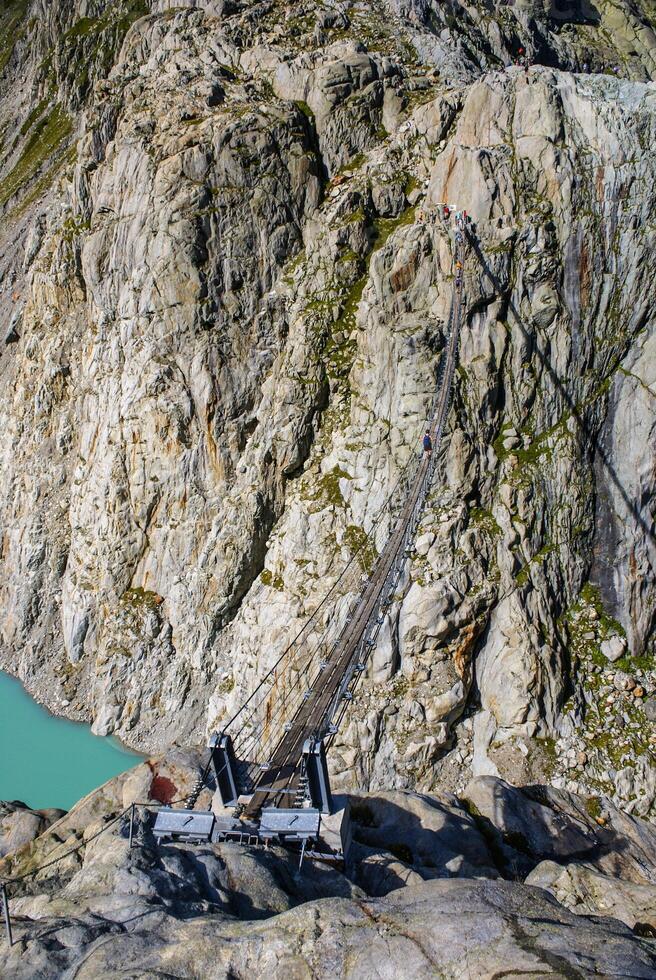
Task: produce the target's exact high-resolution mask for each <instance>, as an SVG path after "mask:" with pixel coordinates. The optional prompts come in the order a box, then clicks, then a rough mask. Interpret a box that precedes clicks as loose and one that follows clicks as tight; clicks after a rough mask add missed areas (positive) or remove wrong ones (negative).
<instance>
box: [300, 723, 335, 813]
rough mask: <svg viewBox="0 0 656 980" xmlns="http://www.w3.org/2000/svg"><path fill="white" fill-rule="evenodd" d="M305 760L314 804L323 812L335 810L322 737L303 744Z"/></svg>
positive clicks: (310, 739) (309, 739)
mask: <svg viewBox="0 0 656 980" xmlns="http://www.w3.org/2000/svg"><path fill="white" fill-rule="evenodd" d="M303 761H304V763H305V772H306V774H307V781H308V788H309V790H310V798H311V800H312V806H313V807H315V808H316V809H317V810H320V811H321V813H332V812H333V796H332V793H331V791H330V780H329V778H328V764H327V762H326V747H325V745H324V742H323V739H322V738H308V739H306V741H305V744H304V745H303Z"/></svg>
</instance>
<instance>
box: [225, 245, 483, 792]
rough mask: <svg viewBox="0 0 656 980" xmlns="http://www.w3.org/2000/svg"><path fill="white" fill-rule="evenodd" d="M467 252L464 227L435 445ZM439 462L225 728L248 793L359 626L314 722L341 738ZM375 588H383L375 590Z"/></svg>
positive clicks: (409, 479) (409, 481) (397, 499)
mask: <svg viewBox="0 0 656 980" xmlns="http://www.w3.org/2000/svg"><path fill="white" fill-rule="evenodd" d="M463 257H464V241H463V234H462V230H461V228H457V231H456V242H455V249H454V264H455V268H456V288H455V289H454V292H453V297H452V302H451V306H450V310H449V317H448V321H447V326H446V331H445V333H446V338H445V341H446V342H445V347H444V351H443V356H442V358H441V360H440V365H439V369H438V378H437V383H436V389H435V395H434V397H433V400H432V403H431V407H430V411H429V419H430V423H429V431H430V434H431V438H432V441H433V445H434V448H435V450H437V448H438V447H439V444H440V442H441V439H442V435H443V432H444V427H445V424H446V419H447V415H448V410H449V404H450V396H451V387H452V382H453V375H454V371H455V364H456V358H457V349H458V343H459V335H460V320H461V310H462V275H461V271H460V270H461V269H462V264H463ZM437 465H438V455H437V451H435V452H434V453H433V454H432V455H431V456H430V458H429V459H428V461H427V460H426V458H425V457H424V456H423V455H422V456H416V455H412V456H411V457H410V458H409V459H408V461H407V462H406V464H405V466H404V467H403V469H402V470H401V472H400V474H399V476H398V478H397V480H396V483H395V485H394V487H393V489H392V491H391V493H390V494H389V496H388V497H387V499H386V500H385V502H384V503H383V505H382V506H381V508H380V509H379V511H378V513H377V514H376V516H375V518H374V520H373V521H372V523H371V526H370V528H369V530H368V532H367V533H366V534H365V535H364V537H363V540H362V542H361V543H360V545H359V547H358V548H357V549H356V550H355V551H354V553H353V554H352V556H351V558H350V559H349V561H348V562H347V564H346V566H345V568H344V569H343V571H342V573H341V574H340V576H339V577H338V578H337V580H336V581H335V582H334V584H333V585H332V586H331V588H330V589H329V590H328V592H327V594H326V595H325V596H324V598H323V599H322V601H321V603H320V604H319V605H318V607H317V609H316V610H315V611H314V613H313V614H312V615H311V616H310V617H309V618H308V620H307V621H306V622H305V623H304V624H303V626H302V627H301V629H300V630H299V632H298V633H297V634H296V635H295V636H294V638H293V639H292V641H291V642H290V643H289V644H288V646H287V647H286V648H285V649H284V650H283V651H282V653H281V655H280V656H279V658H278V659H277V660H276V662H275V664H274V665H273V667H272V668H271V669H270V670H269V671H268V673H267V674H266V675H265V676H264V677H263V678H262V679H261V681H260V682H259V684H258V685H257V687H256V688H255V690H254V691H253V692H252V693H251V695H250V696H249V697H248V698H247V699H246V701H245V702H244V704H243V705H242V706H241V708H240V709H239V711H237V712H236V713H235V714H234V715H233V716H232V718H231V719H230V720H229V722H228V723H227V724H226V725H225V726H224V729H223V731H224V733H226V734H229V735H230V736H231V738H232V743H233V748H234V753H235V756H236V758H237V759H238V760H239V762H238V766H237V780H238V782H239V790H240V792H242V793H244V794H248V793H251V792H252V791H253V788H254V787H255V786H256V784H257V781H258V779H259V778H261V776H262V772H263V771H266V770H267V769H268V768H269V763H270V759H271V757H272V756H273V754H274V752H275V751H276V749H277V746H278V745H279V744H280V743H281V740H282V739H284V736H285V733H286V732H287V731H289V730H290V729H291V728H292V726H293V723H294V719H295V718H297V717H302V718H306V717H307V711H305V713H303V712H304V703H305V701H306V700H308V699H309V698H315V697H316V692H317V691H318V690H320V689H321V685H322V675H323V674H324V671H326V669H327V668H328V665H329V664H332V662H333V660H334V656H335V651H337V650H341V649H342V648H343V647H344V645H345V640H346V638H347V637H349V634H350V633H351V632H352V631H353V627H354V624H355V625H356V626H357V633H358V636H357V637H356V639H357V642H355V643H350V644H347V647H348V649H350V648H351V647H353V652H352V655H351V656H350V659H349V660H348V663H347V664H346V665H345V667H344V672H343V676H342V677H341V682H340V683H339V686H338V689H337V691H336V692H335V695H334V697H333V698H332V700H331V701H330V703H329V704H328V706H327V709H326V708H325V706H322V707H321V712H322V716H321V718H315V719H314V721H315V723H316V730H315V734H317V735H319V736H321V737H332V736H333V735H334V733H335V731H336V728H337V726H338V724H339V721H340V720H341V717H342V715H343V711H344V710H345V704H346V702H347V701H348V694H349V692H352V690H353V689H354V688H355V685H356V684H357V680H358V678H359V677H360V676H361V674H362V673H363V670H364V665H365V663H366V661H367V658H368V656H369V654H370V652H371V650H372V649H373V647H374V646H375V644H376V641H377V639H378V635H379V633H380V630H381V629H382V626H383V623H384V618H385V613H386V611H387V609H388V608H389V606H390V605H391V602H392V600H393V597H394V594H395V592H396V589H397V588H398V585H399V582H400V579H401V576H402V573H403V568H404V565H405V562H406V559H407V556H408V553H409V549H410V547H411V544H412V541H413V540H414V538H415V536H416V533H417V529H418V527H419V523H420V520H421V516H422V512H423V509H424V507H425V503H426V499H427V496H428V492H429V489H430V486H431V483H432V481H433V478H434V475H435V470H436V467H437ZM381 529H383V533H385V543H384V545H383V547H382V548H381V550H380V553H378V552H377V549H376V547H375V543H376V537H377V534H379V532H380V531H381ZM390 547H391V548H392V552H391V554H390ZM365 549H366V550H367V551H369V549H372V550H371V551H369V554H371V553H374V554H377V558H376V559H375V561H374V564H373V568H372V569H371V572H370V574H369V575H364V576H363V574H362V565H363V560H362V558H363V554H364V553H365ZM372 586H375V589H374V590H373V592H372ZM374 593H375V594H374ZM372 596H373V598H372ZM329 603H330V604H331V605H332V608H333V610H334V611H333V615H332V616H331V618H330V621H329V622H328V624H322V623H321V621H320V617H321V614H322V612H324V611H325V609H326V607H327V606H328V604H329ZM363 606H365V607H366V609H368V610H369V609H370V612H369V613H368V615H367V617H366V619H365V620H363V618H362V615H363V614H362V607H363ZM353 635H354V636H355V634H353ZM351 639H352V637H351ZM331 672H333V667H332V666H331ZM324 700H325V699H324Z"/></svg>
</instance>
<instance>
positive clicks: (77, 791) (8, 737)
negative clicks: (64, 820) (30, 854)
mask: <svg viewBox="0 0 656 980" xmlns="http://www.w3.org/2000/svg"><path fill="white" fill-rule="evenodd" d="M140 760H141V756H138V755H135V754H134V753H132V752H129V751H128V750H127V749H124V748H123V747H122V746H121V745H119V744H118V742H116V741H114V739H111V738H100V737H99V736H97V735H94V734H93V733H92V732H91V729H90V728H89V726H88V725H84V724H80V723H79V722H76V721H68V720H67V719H65V718H56V717H55V716H54V715H51V714H50V712H48V711H46V709H45V708H42V707H41V705H39V704H37V703H36V701H34V700H33V699H32V698H31V697H30V696H29V694H28V693H27V691H26V690H25V689H24V687H23V686H22V684H21V683H20V681H17V680H16V679H15V678H14V677H11V676H10V675H9V674H5V673H4V672H3V671H0V800H22V801H23V803H26V804H27V805H28V806H29V807H32V809H34V810H41V809H44V808H46V807H61V809H63V810H70V808H71V807H72V806H73V804H74V803H77V801H78V800H79V799H80V797H82V796H85V794H86V793H89V792H90V791H91V790H92V789H95V788H96V787H97V786H100V785H101V783H104V782H106V781H107V780H108V779H111V778H112V776H117V775H118V774H119V773H121V772H125V771H126V769H131V768H132V766H135V765H137V764H138V763H139V761H140Z"/></svg>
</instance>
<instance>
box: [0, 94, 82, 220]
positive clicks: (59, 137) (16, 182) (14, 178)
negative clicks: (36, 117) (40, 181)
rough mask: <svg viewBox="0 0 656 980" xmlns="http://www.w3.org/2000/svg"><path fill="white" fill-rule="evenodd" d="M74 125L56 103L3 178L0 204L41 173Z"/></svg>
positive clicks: (40, 122) (0, 189)
mask: <svg viewBox="0 0 656 980" xmlns="http://www.w3.org/2000/svg"><path fill="white" fill-rule="evenodd" d="M72 128H73V127H72V123H71V120H70V118H69V116H68V115H67V114H66V112H65V111H64V110H63V109H62V107H61V106H55V108H54V109H53V111H52V112H51V113H49V115H47V116H44V117H43V118H42V119H41V120H40V121H39V123H38V125H37V126H36V127H35V128H34V132H33V133H32V135H31V137H30V139H29V140H28V142H27V145H26V146H25V149H24V150H23V152H22V154H21V156H20V159H19V160H18V162H17V164H16V166H15V167H14V168H13V170H12V171H11V172H10V173H9V174H8V175H7V176H6V177H5V179H4V180H2V181H0V205H4V204H6V203H7V201H8V200H9V199H10V198H11V197H13V196H14V194H16V193H17V192H18V191H19V190H20V189H21V188H22V187H24V186H25V184H26V183H27V182H28V181H29V180H31V179H32V177H34V176H35V175H36V174H37V173H38V171H39V170H40V169H41V167H42V166H43V164H44V163H45V161H46V160H47V159H48V158H49V157H50V156H51V155H52V154H53V153H54V152H55V150H56V149H57V147H58V146H59V145H60V144H61V143H62V141H63V140H65V139H66V137H67V136H68V135H69V134H70V133H71V130H72Z"/></svg>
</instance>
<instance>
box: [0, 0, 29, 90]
mask: <svg viewBox="0 0 656 980" xmlns="http://www.w3.org/2000/svg"><path fill="white" fill-rule="evenodd" d="M28 3H29V0H3V3H2V7H1V8H0V72H2V71H4V69H5V68H6V66H7V63H8V61H9V59H10V58H11V56H12V53H13V50H14V45H15V44H16V41H17V40H18V39H19V37H21V36H22V32H20V31H19V30H18V28H19V25H20V23H21V21H22V20H23V18H24V17H25V14H26V12H27V6H28Z"/></svg>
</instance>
